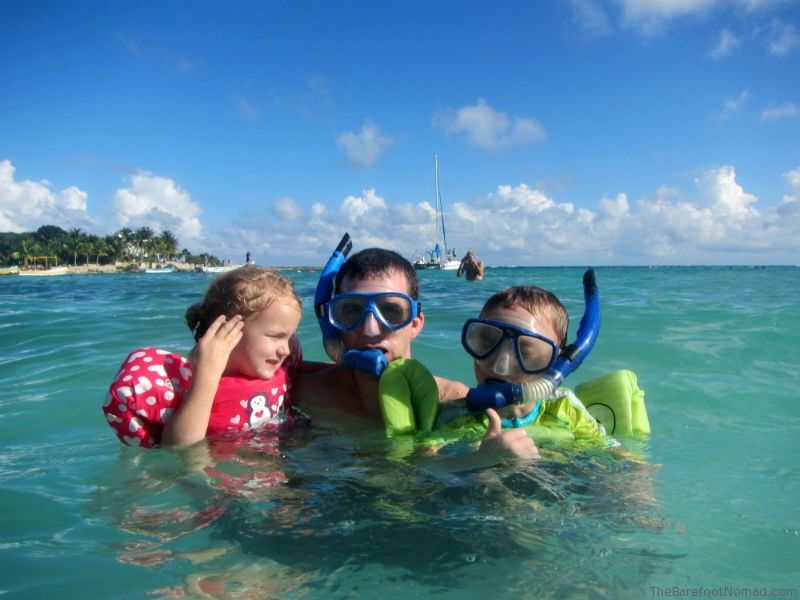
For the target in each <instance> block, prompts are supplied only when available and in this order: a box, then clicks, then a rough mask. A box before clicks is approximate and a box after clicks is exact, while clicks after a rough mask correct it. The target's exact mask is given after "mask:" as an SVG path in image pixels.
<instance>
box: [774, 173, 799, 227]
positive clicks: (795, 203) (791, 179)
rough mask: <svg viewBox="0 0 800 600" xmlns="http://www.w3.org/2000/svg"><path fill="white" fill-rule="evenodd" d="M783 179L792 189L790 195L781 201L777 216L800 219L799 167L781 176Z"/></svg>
mask: <svg viewBox="0 0 800 600" xmlns="http://www.w3.org/2000/svg"><path fill="white" fill-rule="evenodd" d="M783 177H784V179H786V182H787V183H788V184H789V187H791V188H792V193H791V194H787V195H785V196H784V197H783V200H781V203H780V205H779V206H778V208H777V211H778V214H779V215H780V216H781V217H784V218H790V217H791V218H794V219H795V220H797V219H798V218H800V167H798V168H797V169H794V170H792V171H789V172H788V173H784V174H783Z"/></svg>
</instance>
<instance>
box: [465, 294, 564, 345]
mask: <svg viewBox="0 0 800 600" xmlns="http://www.w3.org/2000/svg"><path fill="white" fill-rule="evenodd" d="M517 307H521V308H524V309H525V310H527V311H528V312H529V313H531V315H533V316H534V317H535V318H537V319H541V320H544V319H547V320H549V321H550V322H551V323H552V324H553V329H555V332H556V335H558V339H557V340H555V341H556V342H558V345H559V346H561V347H562V348H563V347H564V344H566V341H567V330H568V329H569V314H568V313H567V309H566V308H564V305H563V304H561V301H560V300H559V299H558V298H557V297H556V295H555V294H553V293H552V292H548V291H547V290H543V289H542V288H540V287H536V286H535V285H515V286H513V287H510V288H506V289H504V290H503V291H501V292H497V293H496V294H495V295H494V296H492V297H491V298H489V299H488V300H487V301H486V303H485V304H484V305H483V308H482V309H481V315H483V314H484V313H485V312H487V311H490V310H493V309H496V308H517Z"/></svg>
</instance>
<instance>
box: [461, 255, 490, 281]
mask: <svg viewBox="0 0 800 600" xmlns="http://www.w3.org/2000/svg"><path fill="white" fill-rule="evenodd" d="M462 273H464V274H465V275H466V278H467V281H475V280H478V281H480V280H481V279H483V261H481V260H478V257H477V256H475V253H474V252H473V251H472V250H468V251H467V253H466V254H465V255H464V258H462V259H461V264H460V265H458V271H456V277H461V274H462Z"/></svg>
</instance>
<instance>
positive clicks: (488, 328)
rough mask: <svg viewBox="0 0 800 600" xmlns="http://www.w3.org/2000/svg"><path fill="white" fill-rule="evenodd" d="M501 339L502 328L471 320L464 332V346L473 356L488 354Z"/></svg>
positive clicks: (478, 356)
mask: <svg viewBox="0 0 800 600" xmlns="http://www.w3.org/2000/svg"><path fill="white" fill-rule="evenodd" d="M502 339H503V330H502V329H500V328H499V327H495V326H494V325H489V324H488V323H479V322H472V323H470V324H469V325H467V329H466V331H465V332H464V347H465V348H466V350H467V352H469V353H470V354H472V356H474V357H475V358H483V357H485V356H487V355H489V354H490V353H491V352H492V351H493V350H494V349H495V348H496V347H497V344H499V343H500V341H501V340H502Z"/></svg>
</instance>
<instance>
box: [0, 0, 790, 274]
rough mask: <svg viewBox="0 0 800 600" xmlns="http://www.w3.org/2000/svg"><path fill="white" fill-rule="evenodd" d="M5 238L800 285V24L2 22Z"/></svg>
mask: <svg viewBox="0 0 800 600" xmlns="http://www.w3.org/2000/svg"><path fill="white" fill-rule="evenodd" d="M0 10H2V13H3V18H2V19H0V58H1V59H2V60H1V62H0V64H2V69H1V70H0V71H1V72H2V80H3V83H2V85H0V231H29V230H33V229H36V228H38V227H39V226H40V225H43V224H57V225H61V226H62V227H64V228H67V229H68V228H80V229H81V230H83V231H85V232H91V233H98V234H108V233H112V232H114V231H116V230H118V229H120V228H122V227H130V228H133V229H135V228H137V227H141V226H149V227H152V228H153V229H156V230H163V229H169V230H170V231H172V232H173V233H174V234H175V235H176V236H177V237H178V239H179V242H180V244H181V247H186V248H188V249H189V250H191V251H192V252H201V251H210V252H212V253H214V254H216V255H217V256H219V257H220V258H230V259H231V260H233V261H234V262H241V261H242V260H243V258H244V253H245V251H247V250H250V251H251V252H252V253H253V255H254V258H255V259H256V261H257V262H259V263H261V264H270V265H316V264H321V263H322V262H324V260H325V259H326V258H327V256H328V255H329V254H330V252H331V250H332V248H333V246H334V245H335V244H336V242H337V241H338V239H339V238H340V237H341V235H342V233H343V232H344V231H349V232H350V234H351V236H352V237H353V239H354V243H355V247H356V248H357V249H358V248H363V247H366V246H370V245H381V246H386V247H391V248H394V249H396V250H398V251H399V252H401V253H402V254H404V255H406V256H409V257H411V256H412V255H413V254H414V253H415V252H418V251H423V250H425V249H426V248H429V247H430V246H432V244H433V243H434V238H435V229H434V214H433V208H432V206H433V201H434V176H433V173H434V168H433V163H434V161H433V156H434V154H438V156H439V166H440V180H441V192H442V197H443V200H444V206H445V225H446V228H447V241H448V244H449V245H450V246H454V247H455V248H456V249H457V252H458V253H459V255H461V254H463V252H464V251H466V249H467V248H468V247H470V248H473V249H474V250H475V251H476V252H477V254H478V255H479V256H480V257H481V258H483V259H484V260H485V261H486V262H487V263H488V264H490V265H586V264H595V265H615V264H628V265H654V264H798V263H800V260H798V250H800V2H797V1H796V0H794V1H788V0H787V1H781V0H562V1H554V2H522V1H502V2H489V1H488V0H483V1H469V0H464V1H430V2H416V1H410V2H409V1H406V2H395V1H384V2H367V1H348V0H345V1H337V2H330V1H322V0H320V1H316V2H311V1H300V2H288V1H281V2H278V1H262V2H214V3H212V2H111V1H104V2H66V1H59V2H41V1H36V0H33V1H29V0H25V1H17V0H6V2H3V4H2V6H1V7H0Z"/></svg>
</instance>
